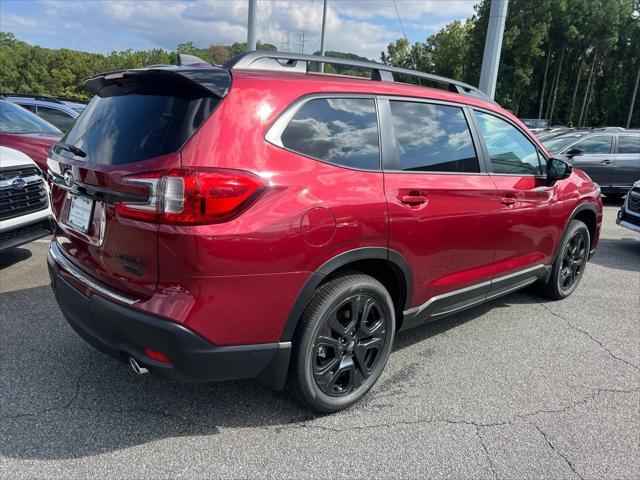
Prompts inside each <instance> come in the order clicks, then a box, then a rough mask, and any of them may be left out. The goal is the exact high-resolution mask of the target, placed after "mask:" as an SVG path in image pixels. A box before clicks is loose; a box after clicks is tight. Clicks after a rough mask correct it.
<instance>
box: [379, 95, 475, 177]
mask: <svg viewBox="0 0 640 480" xmlns="http://www.w3.org/2000/svg"><path fill="white" fill-rule="evenodd" d="M389 104H390V106H391V117H392V119H393V127H394V134H395V139H396V146H397V148H398V157H399V160H400V169H401V170H406V171H416V172H459V173H462V172H470V173H473V172H479V171H480V168H479V165H478V157H477V155H476V150H475V148H474V146H473V140H472V137H471V132H470V131H469V125H468V124H467V121H466V119H465V116H464V112H463V111H462V108H460V107H454V106H448V105H437V104H429V103H421V102H409V101H395V100H392V101H390V102H389Z"/></svg>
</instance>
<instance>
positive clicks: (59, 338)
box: [0, 286, 486, 459]
mask: <svg viewBox="0 0 640 480" xmlns="http://www.w3.org/2000/svg"><path fill="white" fill-rule="evenodd" d="M485 311H486V310H485V309H483V308H482V307H480V308H476V309H473V310H470V311H467V312H464V313H462V314H459V315H455V316H452V317H449V318H447V319H444V320H442V321H439V322H435V323H432V324H429V325H425V326H423V327H419V328H417V329H413V330H411V331H408V332H403V333H399V334H398V335H397V337H396V345H395V347H394V350H400V349H403V348H405V347H407V346H410V345H412V344H414V343H416V342H419V341H423V340H425V339H427V338H430V337H432V336H435V335H439V334H440V333H443V332H445V331H446V330H449V329H451V328H455V327H456V326H458V325H460V324H461V323H464V322H467V321H470V320H472V319H474V318H477V317H478V316H480V315H482V314H483V313H484V312H485ZM0 313H1V315H0V328H1V331H2V335H1V336H0V349H1V355H2V357H1V358H2V372H1V378H2V381H1V391H0V454H1V455H3V456H6V457H11V458H26V459H72V458H81V457H85V456H93V455H98V454H103V453H108V452H113V451H116V450H120V449H124V448H128V447H132V446H135V445H140V444H144V443H148V442H152V441H156V440H160V439H164V438H176V437H181V436H215V435H216V434H217V433H219V432H220V429H225V428H245V427H267V428H269V427H273V429H274V432H275V431H276V430H277V429H278V428H280V427H283V426H286V425H288V424H291V423H296V422H303V421H308V420H312V419H314V418H317V417H318V415H315V414H313V413H311V412H309V411H308V410H306V409H304V408H302V407H301V406H299V405H298V404H297V403H295V402H294V401H293V400H291V399H290V398H289V397H288V396H287V395H286V394H284V393H282V392H274V391H272V390H270V389H268V388H265V387H263V386H261V385H260V384H258V383H257V382H254V381H241V382H226V383H212V384H181V383H178V382H174V381H171V380H167V379H163V378H159V377H156V376H153V375H143V376H136V375H134V374H133V372H132V371H131V370H130V368H129V367H128V366H127V365H125V364H123V363H120V362H118V361H116V360H114V359H111V358H110V357H107V356H105V355H103V354H102V353H100V352H98V351H97V350H94V349H93V348H92V347H90V346H88V345H87V344H85V343H84V341H83V340H81V339H80V338H79V337H78V336H77V335H76V334H75V332H73V331H72V329H71V328H70V327H69V326H68V325H67V323H66V321H65V320H64V318H63V317H62V314H61V313H60V311H59V309H58V306H57V304H56V302H55V300H54V298H53V294H52V293H51V290H50V288H49V287H48V286H44V287H38V288H32V289H26V290H19V291H14V292H8V293H3V294H0ZM214 442H215V440H214Z"/></svg>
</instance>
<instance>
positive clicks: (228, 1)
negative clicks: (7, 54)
mask: <svg viewBox="0 0 640 480" xmlns="http://www.w3.org/2000/svg"><path fill="white" fill-rule="evenodd" d="M328 2H329V3H328V12H327V33H326V49H327V50H338V51H348V52H352V53H356V54H359V55H363V56H365V57H368V58H371V59H379V56H380V52H381V51H383V50H385V48H386V46H387V44H389V43H390V42H392V41H394V40H396V39H397V38H399V37H401V36H402V35H403V29H404V34H405V35H406V36H407V38H408V39H409V41H410V42H411V43H413V42H416V41H424V40H425V38H426V37H428V36H429V35H431V34H432V33H435V32H437V31H438V30H439V29H440V28H441V27H443V26H444V25H446V24H447V23H450V22H452V21H453V20H456V19H461V20H463V19H465V18H467V17H470V16H471V15H473V6H474V5H475V4H476V3H478V0H460V1H455V0H422V1H416V0H396V1H395V5H396V6H397V12H396V8H395V7H394V2H393V1H392V0H377V1H374V0H328ZM247 3H248V2H247V0H153V1H152V0H150V1H143V0H84V1H76V0H1V1H0V30H1V31H5V32H6V31H8V32H12V33H13V34H14V35H15V36H16V37H17V38H18V39H20V40H24V41H26V42H28V43H31V44H34V45H40V46H43V47H48V48H69V49H74V50H83V51H90V52H102V53H108V52H111V51H114V50H126V49H128V48H131V49H134V50H144V49H151V48H164V49H167V50H175V48H176V46H177V45H178V44H179V43H182V42H187V41H193V42H195V43H196V45H198V46H199V47H207V46H208V45H210V44H214V43H220V44H224V45H229V44H232V43H234V42H244V41H246V39H247V29H246V25H247ZM398 16H399V17H400V18H398ZM321 22H322V0H289V1H285V0H274V1H270V0H258V15H257V30H258V32H257V38H258V40H260V41H262V42H265V43H272V44H274V45H276V47H278V49H279V50H285V51H286V50H287V47H286V38H287V32H289V48H288V49H289V51H296V52H297V51H299V48H300V47H299V44H300V35H299V34H300V33H301V32H304V53H313V52H314V51H317V50H320V27H321ZM401 25H402V26H401Z"/></svg>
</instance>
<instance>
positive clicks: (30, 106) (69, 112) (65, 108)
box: [5, 94, 86, 132]
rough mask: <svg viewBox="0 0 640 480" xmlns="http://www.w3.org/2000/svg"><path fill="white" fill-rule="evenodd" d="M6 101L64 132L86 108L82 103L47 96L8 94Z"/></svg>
mask: <svg viewBox="0 0 640 480" xmlns="http://www.w3.org/2000/svg"><path fill="white" fill-rule="evenodd" d="M5 99H6V100H7V101H8V102H11V103H15V104H17V105H20V106H21V107H24V108H26V109H27V110H30V111H31V112H33V113H35V114H36V115H38V116H39V117H40V118H43V119H45V120H46V121H47V122H49V123H51V124H53V125H55V126H56V127H58V128H59V129H60V130H62V131H63V132H66V131H67V130H69V129H70V128H71V126H72V125H73V124H74V123H75V121H76V118H78V115H80V113H81V112H82V110H83V109H84V108H85V107H86V105H84V104H82V103H78V102H69V101H65V100H59V99H57V98H54V97H47V96H45V95H27V94H13V95H11V94H7V95H6V97H5Z"/></svg>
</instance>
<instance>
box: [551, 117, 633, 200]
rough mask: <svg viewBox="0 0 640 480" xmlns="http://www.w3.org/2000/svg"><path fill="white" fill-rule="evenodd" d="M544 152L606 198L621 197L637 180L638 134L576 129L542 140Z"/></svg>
mask: <svg viewBox="0 0 640 480" xmlns="http://www.w3.org/2000/svg"><path fill="white" fill-rule="evenodd" d="M542 143H543V144H544V145H545V147H547V149H548V150H549V151H550V152H551V153H552V154H554V155H557V156H558V157H559V158H562V159H565V160H567V161H568V162H570V163H571V164H572V165H573V166H575V167H578V168H580V169H582V170H584V171H585V172H586V173H587V174H588V175H589V176H590V177H591V179H592V180H593V181H594V182H596V183H597V184H598V185H600V187H601V188H602V193H604V194H605V195H606V196H607V197H610V198H611V197H622V196H624V195H625V194H626V193H627V191H628V190H629V189H630V188H631V186H632V185H633V182H635V181H636V180H638V179H639V178H640V131H637V130H625V129H623V128H616V127H611V128H602V129H593V130H587V131H585V130H576V131H574V132H570V133H566V134H564V135H560V136H558V137H555V138H552V139H549V140H543V141H542Z"/></svg>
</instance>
